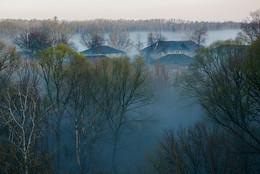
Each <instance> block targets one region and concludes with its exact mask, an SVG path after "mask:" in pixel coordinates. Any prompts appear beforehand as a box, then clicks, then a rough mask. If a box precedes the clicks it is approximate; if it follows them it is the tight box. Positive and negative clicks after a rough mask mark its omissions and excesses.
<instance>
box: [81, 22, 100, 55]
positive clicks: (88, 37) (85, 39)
mask: <svg viewBox="0 0 260 174" xmlns="http://www.w3.org/2000/svg"><path fill="white" fill-rule="evenodd" d="M80 41H81V43H82V44H83V45H84V46H86V47H87V48H89V49H92V50H96V49H97V48H98V47H99V46H103V45H104V43H105V39H104V32H103V30H102V29H100V28H99V27H98V26H97V25H95V26H94V27H92V28H91V29H90V30H89V31H87V32H84V33H82V34H81V40H80Z"/></svg>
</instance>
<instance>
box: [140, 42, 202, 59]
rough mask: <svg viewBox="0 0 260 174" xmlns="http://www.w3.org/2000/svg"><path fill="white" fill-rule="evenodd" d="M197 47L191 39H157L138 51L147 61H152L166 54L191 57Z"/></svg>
mask: <svg viewBox="0 0 260 174" xmlns="http://www.w3.org/2000/svg"><path fill="white" fill-rule="evenodd" d="M199 47H201V46H199V45H198V44H196V43H194V42H193V41H159V42H157V43H155V44H153V45H151V46H149V47H146V48H144V49H142V50H141V51H140V53H141V55H142V56H143V57H144V58H145V59H146V60H147V61H148V62H153V61H155V60H158V59H159V58H162V57H164V56H166V55H173V54H179V55H181V54H183V55H187V56H189V57H192V56H194V54H195V51H196V49H197V48H199Z"/></svg>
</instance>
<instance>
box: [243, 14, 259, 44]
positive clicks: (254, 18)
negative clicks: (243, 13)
mask: <svg viewBox="0 0 260 174" xmlns="http://www.w3.org/2000/svg"><path fill="white" fill-rule="evenodd" d="M241 30H242V32H241V33H240V35H241V36H243V37H244V38H245V41H246V42H248V43H252V42H253V41H255V40H256V39H257V38H259V36H260V9H258V10H256V11H254V12H250V15H249V18H248V19H247V21H246V22H244V23H241Z"/></svg>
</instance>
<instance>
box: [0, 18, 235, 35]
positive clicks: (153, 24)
mask: <svg viewBox="0 0 260 174" xmlns="http://www.w3.org/2000/svg"><path fill="white" fill-rule="evenodd" d="M55 19H57V18H56V17H55V18H54V19H48V20H36V19H33V20H22V19H2V20H0V34H1V35H6V34H7V35H10V34H11V35H13V34H15V33H19V32H22V31H24V30H28V29H30V28H35V27H39V26H41V24H42V23H46V22H50V21H52V20H55ZM60 22H65V23H66V24H67V25H68V26H69V27H71V28H72V29H73V30H74V31H75V33H82V32H85V31H88V30H89V29H90V28H91V27H93V26H94V25H98V26H99V27H100V28H102V29H103V30H104V31H105V32H110V31H111V30H112V29H113V28H120V29H123V30H126V31H193V30H195V29H196V28H198V27H205V28H206V29H208V30H222V29H237V28H240V23H238V22H232V21H228V22H198V21H195V22H194V21H184V20H180V19H169V20H165V19H149V20H125V19H119V20H112V19H111V20H110V19H95V20H86V21H60Z"/></svg>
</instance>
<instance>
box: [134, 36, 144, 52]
mask: <svg viewBox="0 0 260 174" xmlns="http://www.w3.org/2000/svg"><path fill="white" fill-rule="evenodd" d="M143 46H144V43H143V42H142V39H141V35H140V34H137V35H136V44H135V48H136V49H137V51H140V50H141V49H142V48H143Z"/></svg>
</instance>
